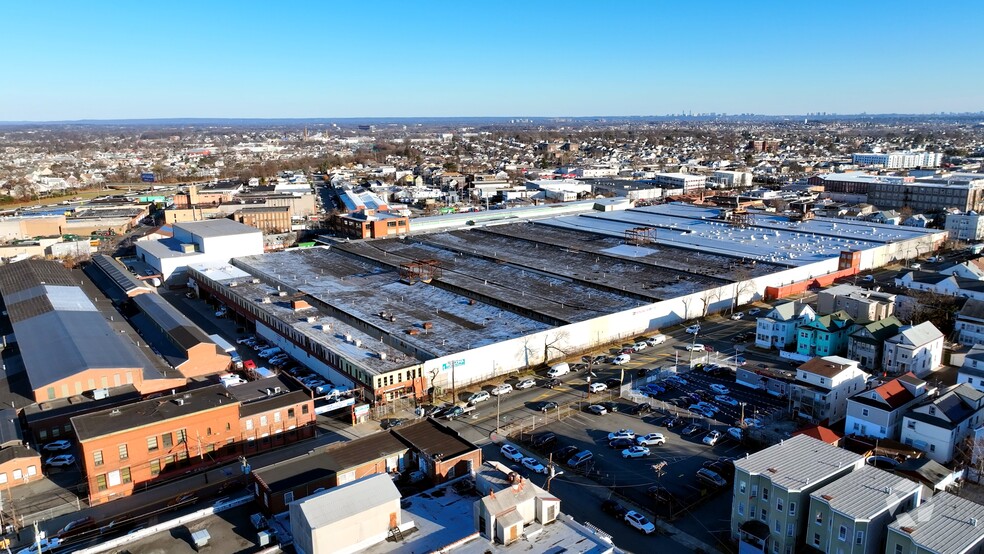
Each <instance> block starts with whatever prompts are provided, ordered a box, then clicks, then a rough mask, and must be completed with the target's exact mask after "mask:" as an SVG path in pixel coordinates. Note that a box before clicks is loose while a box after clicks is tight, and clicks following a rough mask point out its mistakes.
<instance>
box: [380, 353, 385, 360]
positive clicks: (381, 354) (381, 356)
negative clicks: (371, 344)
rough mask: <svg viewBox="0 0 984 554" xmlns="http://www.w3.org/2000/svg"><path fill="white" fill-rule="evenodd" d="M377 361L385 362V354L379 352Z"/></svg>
mask: <svg viewBox="0 0 984 554" xmlns="http://www.w3.org/2000/svg"><path fill="white" fill-rule="evenodd" d="M379 359H380V360H385V359H386V352H380V353H379Z"/></svg>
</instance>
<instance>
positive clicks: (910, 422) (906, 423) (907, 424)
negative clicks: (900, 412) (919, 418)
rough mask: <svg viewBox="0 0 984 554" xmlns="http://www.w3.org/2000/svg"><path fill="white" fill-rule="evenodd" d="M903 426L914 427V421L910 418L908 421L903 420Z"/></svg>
mask: <svg viewBox="0 0 984 554" xmlns="http://www.w3.org/2000/svg"><path fill="white" fill-rule="evenodd" d="M905 426H906V427H908V428H909V429H915V428H916V422H915V421H912V420H911V419H910V420H909V421H906V422H905Z"/></svg>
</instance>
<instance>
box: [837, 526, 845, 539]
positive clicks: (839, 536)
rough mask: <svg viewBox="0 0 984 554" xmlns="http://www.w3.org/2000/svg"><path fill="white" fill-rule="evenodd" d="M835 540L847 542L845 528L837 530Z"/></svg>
mask: <svg viewBox="0 0 984 554" xmlns="http://www.w3.org/2000/svg"><path fill="white" fill-rule="evenodd" d="M837 539H838V540H842V541H843V540H847V527H844V526H843V525H841V526H840V529H838V530H837Z"/></svg>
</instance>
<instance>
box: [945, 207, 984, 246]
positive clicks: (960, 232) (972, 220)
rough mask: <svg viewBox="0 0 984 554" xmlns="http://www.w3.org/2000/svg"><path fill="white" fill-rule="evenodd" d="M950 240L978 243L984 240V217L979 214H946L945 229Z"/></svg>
mask: <svg viewBox="0 0 984 554" xmlns="http://www.w3.org/2000/svg"><path fill="white" fill-rule="evenodd" d="M943 228H944V229H945V230H946V232H947V233H948V234H949V238H950V240H964V241H978V240H981V239H984V217H982V216H981V214H979V213H977V212H966V213H963V212H959V213H948V214H946V224H945V226H944V227H943Z"/></svg>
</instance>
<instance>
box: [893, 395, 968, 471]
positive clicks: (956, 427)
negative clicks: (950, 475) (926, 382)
mask: <svg viewBox="0 0 984 554" xmlns="http://www.w3.org/2000/svg"><path fill="white" fill-rule="evenodd" d="M982 422H984V393H982V392H981V391H979V390H977V389H975V388H974V387H972V386H970V385H968V384H966V383H963V384H959V385H954V386H952V387H950V388H948V389H947V390H946V391H944V392H943V393H942V394H940V395H939V396H938V397H936V398H934V399H933V400H932V401H931V402H927V403H925V404H923V405H921V406H917V407H915V408H913V409H911V410H909V412H908V413H906V414H905V416H904V417H903V419H902V433H901V440H902V442H903V443H905V444H907V445H909V446H912V447H914V448H918V449H919V450H922V451H923V452H925V453H926V456H927V457H929V458H931V459H933V460H935V461H937V462H939V463H941V464H946V463H949V462H950V460H952V459H953V458H954V456H955V455H956V453H957V446H958V445H959V444H960V443H961V442H962V441H963V440H964V439H966V438H967V437H968V436H970V435H971V434H972V433H973V432H974V429H975V428H977V427H978V426H980V425H981V423H982Z"/></svg>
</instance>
